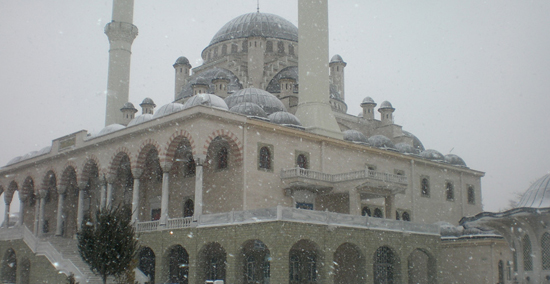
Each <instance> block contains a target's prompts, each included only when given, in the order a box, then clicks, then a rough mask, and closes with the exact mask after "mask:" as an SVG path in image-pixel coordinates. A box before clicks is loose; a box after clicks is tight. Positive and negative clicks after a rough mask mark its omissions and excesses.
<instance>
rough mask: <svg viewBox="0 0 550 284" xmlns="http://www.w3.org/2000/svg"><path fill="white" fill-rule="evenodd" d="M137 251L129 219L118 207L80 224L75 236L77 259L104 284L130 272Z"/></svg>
mask: <svg viewBox="0 0 550 284" xmlns="http://www.w3.org/2000/svg"><path fill="white" fill-rule="evenodd" d="M138 249H139V245H138V241H137V239H136V236H135V230H134V227H133V226H132V224H131V217H130V216H129V215H128V214H127V213H126V212H125V211H124V210H123V209H122V207H121V206H117V207H115V208H112V209H102V210H98V211H97V212H96V216H95V220H94V222H93V223H92V222H85V223H83V224H82V230H81V231H80V232H79V233H78V251H79V252H80V256H81V257H82V259H83V260H84V261H85V262H86V263H88V265H89V266H90V268H91V269H92V271H93V272H94V273H96V274H98V275H99V276H100V277H101V278H102V279H103V283H107V277H108V276H115V277H118V276H121V275H122V274H124V273H125V272H126V271H128V270H129V269H131V267H132V265H131V264H132V260H133V259H135V257H136V254H137V251H138Z"/></svg>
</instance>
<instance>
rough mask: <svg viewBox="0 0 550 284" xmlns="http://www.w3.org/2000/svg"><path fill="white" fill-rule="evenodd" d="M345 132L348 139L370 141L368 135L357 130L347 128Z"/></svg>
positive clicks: (345, 138)
mask: <svg viewBox="0 0 550 284" xmlns="http://www.w3.org/2000/svg"><path fill="white" fill-rule="evenodd" d="M343 134H344V140H346V141H352V142H363V143H368V139H367V136H365V135H364V134H363V133H361V132H359V131H357V130H346V131H344V132H343Z"/></svg>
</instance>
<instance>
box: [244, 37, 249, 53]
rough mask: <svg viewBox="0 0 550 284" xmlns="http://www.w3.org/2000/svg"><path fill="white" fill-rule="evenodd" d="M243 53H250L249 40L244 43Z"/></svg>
mask: <svg viewBox="0 0 550 284" xmlns="http://www.w3.org/2000/svg"><path fill="white" fill-rule="evenodd" d="M243 52H248V40H245V41H243Z"/></svg>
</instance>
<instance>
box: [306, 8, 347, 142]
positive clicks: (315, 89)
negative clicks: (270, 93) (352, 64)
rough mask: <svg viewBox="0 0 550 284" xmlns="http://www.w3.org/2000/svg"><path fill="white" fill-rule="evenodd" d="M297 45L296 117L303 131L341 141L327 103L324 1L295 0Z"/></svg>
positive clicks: (326, 33)
mask: <svg viewBox="0 0 550 284" xmlns="http://www.w3.org/2000/svg"><path fill="white" fill-rule="evenodd" d="M298 42H299V43H300V48H299V50H298V58H299V59H298V69H299V76H300V94H299V103H298V109H297V110H296V116H297V117H298V119H300V121H301V122H302V125H303V126H304V127H305V128H306V130H307V131H310V132H313V133H317V134H321V135H325V136H330V137H334V138H339V139H343V134H342V132H341V131H340V127H339V126H338V123H337V122H336V118H335V117H334V114H333V112H332V109H331V107H330V103H329V100H330V94H329V90H330V89H329V86H330V82H329V68H328V1H327V0H298Z"/></svg>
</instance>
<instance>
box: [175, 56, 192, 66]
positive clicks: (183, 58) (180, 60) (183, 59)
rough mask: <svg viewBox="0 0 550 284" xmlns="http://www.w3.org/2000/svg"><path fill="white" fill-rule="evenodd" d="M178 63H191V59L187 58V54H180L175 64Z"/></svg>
mask: <svg viewBox="0 0 550 284" xmlns="http://www.w3.org/2000/svg"><path fill="white" fill-rule="evenodd" d="M176 65H190V64H189V59H187V57H185V56H180V57H178V59H176V63H174V66H176Z"/></svg>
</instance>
